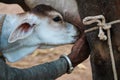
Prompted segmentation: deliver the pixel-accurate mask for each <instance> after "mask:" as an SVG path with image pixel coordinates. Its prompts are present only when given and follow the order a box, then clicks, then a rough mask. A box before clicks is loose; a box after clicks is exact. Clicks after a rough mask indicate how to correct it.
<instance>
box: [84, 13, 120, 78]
mask: <svg viewBox="0 0 120 80" xmlns="http://www.w3.org/2000/svg"><path fill="white" fill-rule="evenodd" d="M95 22H97V27H93V28H90V29H88V30H85V33H87V32H90V31H93V30H97V29H99V34H98V37H99V39H100V40H107V39H108V46H109V50H110V57H111V62H112V70H113V75H114V80H118V77H117V71H116V65H115V59H114V55H113V49H112V41H111V33H110V29H111V27H112V24H116V23H120V20H116V21H112V22H109V23H106V20H105V17H104V16H103V15H98V16H89V17H86V18H84V19H83V24H85V25H90V24H93V23H95ZM104 30H107V35H105V32H104Z"/></svg>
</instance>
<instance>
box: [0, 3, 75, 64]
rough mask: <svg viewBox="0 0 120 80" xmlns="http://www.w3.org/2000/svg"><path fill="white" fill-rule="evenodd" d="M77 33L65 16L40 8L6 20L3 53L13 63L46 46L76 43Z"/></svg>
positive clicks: (43, 6)
mask: <svg viewBox="0 0 120 80" xmlns="http://www.w3.org/2000/svg"><path fill="white" fill-rule="evenodd" d="M76 36H77V30H76V29H75V28H74V26H73V25H71V24H69V23H67V22H64V20H63V18H62V15H61V14H60V13H59V12H57V11H56V10H55V9H53V8H52V7H50V6H46V5H38V6H36V7H35V8H34V9H32V10H31V11H30V12H27V13H21V14H8V15H6V17H5V20H4V23H3V27H2V35H1V43H2V44H1V45H2V46H1V50H2V53H3V55H4V56H5V57H6V58H7V59H8V60H9V61H10V62H14V61H16V60H19V59H21V58H22V57H24V56H25V55H27V54H29V53H32V52H33V51H34V50H35V49H36V48H38V47H40V48H41V47H43V46H58V45H63V44H68V43H73V42H75V41H76V39H77V38H76Z"/></svg>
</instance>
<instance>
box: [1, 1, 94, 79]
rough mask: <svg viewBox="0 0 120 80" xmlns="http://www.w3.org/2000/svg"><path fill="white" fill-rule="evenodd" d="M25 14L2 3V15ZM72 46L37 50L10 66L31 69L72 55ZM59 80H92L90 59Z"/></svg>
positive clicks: (19, 9) (19, 8) (17, 7)
mask: <svg viewBox="0 0 120 80" xmlns="http://www.w3.org/2000/svg"><path fill="white" fill-rule="evenodd" d="M20 12H23V10H22V8H21V7H20V6H18V5H16V4H14V5H6V4H3V3H0V13H20ZM71 47H72V45H65V46H61V47H57V48H52V49H46V50H41V49H38V50H36V51H35V52H34V53H33V54H31V55H29V56H27V57H25V58H24V59H22V60H20V61H18V62H15V63H8V64H9V65H10V66H13V67H17V68H29V67H32V66H35V65H39V64H42V63H45V62H50V61H53V60H56V59H58V58H59V57H60V55H62V54H68V53H70V50H71ZM57 80H92V75H91V67H90V63H89V58H88V59H87V60H86V61H84V62H83V63H81V64H80V65H78V66H77V67H76V68H75V69H74V71H73V72H72V73H71V74H65V75H63V76H61V77H60V78H58V79H57Z"/></svg>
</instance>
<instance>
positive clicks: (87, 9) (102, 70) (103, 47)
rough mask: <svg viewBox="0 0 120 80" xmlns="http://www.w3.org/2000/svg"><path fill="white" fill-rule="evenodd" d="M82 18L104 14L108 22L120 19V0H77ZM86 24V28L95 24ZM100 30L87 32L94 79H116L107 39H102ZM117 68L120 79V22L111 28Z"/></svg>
mask: <svg viewBox="0 0 120 80" xmlns="http://www.w3.org/2000/svg"><path fill="white" fill-rule="evenodd" d="M77 3H78V7H79V13H80V16H81V18H82V19H83V18H85V17H87V16H96V15H100V14H102V15H104V16H105V18H106V20H107V22H110V21H113V20H117V19H120V0H77ZM95 25H96V24H92V25H90V26H86V29H88V28H90V27H93V26H95ZM97 35H98V30H96V31H93V32H89V33H87V34H86V36H87V40H88V43H89V45H90V48H91V54H90V56H91V65H92V73H93V80H114V79H113V72H112V65H111V59H110V55H109V48H108V44H107V41H100V40H99V39H98V37H97ZM111 37H112V44H113V50H114V56H115V61H116V69H117V74H118V78H119V80H120V24H114V25H113V27H112V29H111Z"/></svg>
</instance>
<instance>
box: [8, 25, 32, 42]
mask: <svg viewBox="0 0 120 80" xmlns="http://www.w3.org/2000/svg"><path fill="white" fill-rule="evenodd" d="M33 29H34V24H33V25H30V24H29V23H23V24H21V25H20V26H18V27H17V28H16V29H15V30H14V31H13V32H12V33H11V34H10V36H9V38H8V42H9V43H13V42H15V41H17V40H20V39H24V38H26V37H28V36H29V35H31V34H32V32H33Z"/></svg>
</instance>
